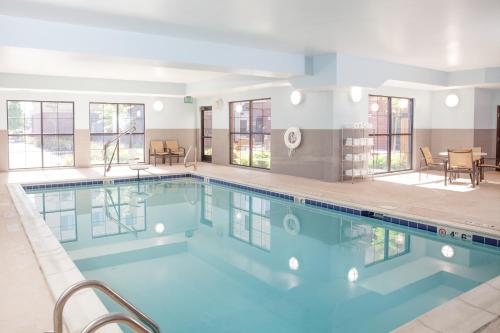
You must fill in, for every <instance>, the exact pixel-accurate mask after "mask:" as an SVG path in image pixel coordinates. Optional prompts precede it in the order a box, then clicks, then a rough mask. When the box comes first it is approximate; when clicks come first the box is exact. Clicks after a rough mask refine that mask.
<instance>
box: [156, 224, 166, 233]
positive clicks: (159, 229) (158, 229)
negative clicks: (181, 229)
mask: <svg viewBox="0 0 500 333" xmlns="http://www.w3.org/2000/svg"><path fill="white" fill-rule="evenodd" d="M164 231H165V225H164V224H163V223H157V224H155V232H156V233H157V234H162V233H163V232H164Z"/></svg>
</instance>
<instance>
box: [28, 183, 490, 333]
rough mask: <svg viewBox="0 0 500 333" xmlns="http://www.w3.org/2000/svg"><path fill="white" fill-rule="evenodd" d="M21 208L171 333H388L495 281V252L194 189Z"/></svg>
mask: <svg viewBox="0 0 500 333" xmlns="http://www.w3.org/2000/svg"><path fill="white" fill-rule="evenodd" d="M28 196H29V197H30V199H31V200H32V201H33V202H34V203H35V204H36V205H37V207H38V208H39V210H40V212H41V214H43V216H44V218H45V220H46V222H47V224H48V225H49V227H50V228H51V230H52V231H53V232H54V235H55V236H56V237H57V238H58V239H59V240H60V241H61V242H62V243H63V245H64V247H65V249H66V250H67V251H68V253H69V254H70V256H71V257H72V258H73V260H74V261H75V263H76V264H77V266H78V267H79V268H80V270H81V271H82V272H83V274H84V276H86V277H87V278H93V279H99V280H102V281H105V282H106V283H108V284H109V285H111V286H112V287H113V288H115V289H116V290H118V291H119V292H120V293H122V294H123V295H124V296H125V297H127V298H129V299H130V300H131V301H132V302H133V303H134V304H137V305H138V306H139V307H140V308H141V309H143V310H144V311H145V312H147V313H148V314H149V315H151V316H152V317H153V319H155V320H156V321H157V322H158V323H160V325H161V326H162V329H163V330H165V331H166V332H273V333H274V332H387V331H390V330H391V329H394V328H396V327H398V326H399V325H401V324H403V323H405V322H407V321H409V320H411V319H413V318H415V317H417V316H419V315H420V314H422V313H424V312H426V311H428V310H430V309H431V308H433V307H435V306H437V305H439V304H441V303H443V302H446V301H447V300H449V299H451V298H453V297H455V296H457V295H459V294H460V293H462V292H464V291H466V290H469V289H471V288H473V287H475V286H477V285H478V284H480V283H482V282H484V281H486V280H488V279H490V278H493V277H495V276H496V275H498V274H500V255H499V254H500V253H499V252H498V251H495V250H488V249H483V248H478V247H473V246H472V245H469V244H466V243H462V242H457V241H454V240H449V239H443V238H440V237H439V236H434V235H431V234H426V233H419V232H409V231H408V230H405V229H397V228H395V227H394V226H392V225H391V226H390V228H389V227H388V225H385V224H382V223H380V222H379V221H376V220H372V219H370V218H365V217H359V216H352V215H348V214H343V213H334V212H330V211H324V210H320V209H316V208H310V207H305V206H302V205H297V204H294V203H291V202H289V201H283V200H279V199H274V198H270V197H266V196H262V195H256V194H253V193H248V192H245V191H235V190H233V189H227V188H224V187H220V186H214V185H206V184H203V183H198V182H196V181H186V180H181V181H166V182H163V181H162V182H149V183H130V184H122V185H120V186H104V187H102V186H100V187H86V188H65V189H60V190H55V191H54V190H52V191H50V190H49V191H31V192H30V193H29V194H28ZM103 302H104V303H105V305H106V306H107V307H108V308H109V309H110V310H112V311H115V310H119V309H118V308H115V305H113V304H111V303H110V302H108V301H107V300H106V299H105V298H103Z"/></svg>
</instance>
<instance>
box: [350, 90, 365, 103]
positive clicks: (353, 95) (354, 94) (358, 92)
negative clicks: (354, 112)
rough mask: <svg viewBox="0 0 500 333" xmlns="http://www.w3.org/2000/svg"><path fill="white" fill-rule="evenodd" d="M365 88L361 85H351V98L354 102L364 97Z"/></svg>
mask: <svg viewBox="0 0 500 333" xmlns="http://www.w3.org/2000/svg"><path fill="white" fill-rule="evenodd" d="M362 93H363V90H362V89H361V87H351V99H352V101H353V102H354V103H357V102H359V101H360V100H361V98H362Z"/></svg>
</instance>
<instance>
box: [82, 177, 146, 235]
mask: <svg viewBox="0 0 500 333" xmlns="http://www.w3.org/2000/svg"><path fill="white" fill-rule="evenodd" d="M140 190H144V189H139V188H138V187H134V186H122V187H115V188H105V189H93V190H91V194H92V215H91V221H90V224H91V226H92V237H93V238H98V237H107V236H114V235H119V234H126V233H130V232H132V233H134V232H140V231H145V230H146V203H145V202H144V200H141V199H140V198H139V191H140Z"/></svg>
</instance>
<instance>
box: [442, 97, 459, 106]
mask: <svg viewBox="0 0 500 333" xmlns="http://www.w3.org/2000/svg"><path fill="white" fill-rule="evenodd" d="M444 102H445V104H446V106H447V107H449V108H454V107H455V106H457V105H458V102H460V99H459V98H458V96H457V95H455V94H449V95H448V96H446V99H445V100H444Z"/></svg>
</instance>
